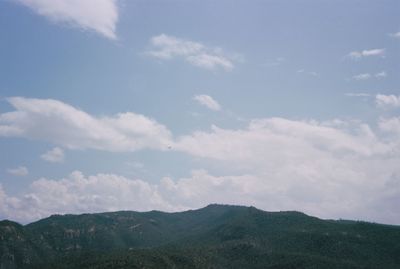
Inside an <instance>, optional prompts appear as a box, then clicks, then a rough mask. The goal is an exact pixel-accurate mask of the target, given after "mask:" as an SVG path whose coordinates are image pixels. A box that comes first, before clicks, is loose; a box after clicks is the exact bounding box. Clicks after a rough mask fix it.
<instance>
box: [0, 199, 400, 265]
mask: <svg viewBox="0 0 400 269" xmlns="http://www.w3.org/2000/svg"><path fill="white" fill-rule="evenodd" d="M0 240H1V242H0V268H1V269H9V268H400V227H399V226H389V225H381V224H372V223H366V222H355V221H331V220H321V219H318V218H315V217H310V216H307V215H305V214H302V213H299V212H265V211H262V210H258V209H256V208H254V207H242V206H227V205H209V206H207V207H205V208H202V209H199V210H190V211H185V212H179V213H164V212H159V211H150V212H143V213H139V212H130V211H122V212H113V213H99V214H83V215H63V216H61V215H54V216H51V217H49V218H46V219H42V220H40V221H37V222H34V223H31V224H28V225H25V226H22V225H20V224H18V223H15V222H11V221H1V222H0Z"/></svg>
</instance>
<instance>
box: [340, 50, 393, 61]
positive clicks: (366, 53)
mask: <svg viewBox="0 0 400 269" xmlns="http://www.w3.org/2000/svg"><path fill="white" fill-rule="evenodd" d="M371 56H381V57H384V56H385V49H384V48H382V49H370V50H362V51H352V52H350V53H349V54H348V57H350V58H351V59H353V60H359V59H361V58H364V57H371Z"/></svg>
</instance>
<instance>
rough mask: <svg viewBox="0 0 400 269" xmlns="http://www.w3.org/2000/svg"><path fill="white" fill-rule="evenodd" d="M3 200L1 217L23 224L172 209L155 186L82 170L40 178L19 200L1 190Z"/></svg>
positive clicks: (0, 197) (0, 196)
mask: <svg viewBox="0 0 400 269" xmlns="http://www.w3.org/2000/svg"><path fill="white" fill-rule="evenodd" d="M0 187H1V186H0ZM2 197H3V198H2ZM1 199H3V201H5V202H4V203H3V204H2V206H3V208H2V212H0V215H2V216H3V217H8V218H12V219H17V220H20V221H23V222H28V221H31V220H34V219H38V218H43V217H46V216H49V215H50V214H54V213H58V214H63V213H84V212H103V211H116V210H123V209H130V210H153V209H160V210H171V208H170V207H169V206H168V203H167V202H165V201H164V200H163V198H162V197H161V196H160V194H159V192H158V190H157V186H155V185H152V184H149V183H147V182H145V181H143V180H139V179H136V180H135V179H127V178H125V177H122V176H118V175H114V174H97V175H93V176H88V177H86V176H84V175H83V174H82V173H81V172H79V171H75V172H73V173H71V175H69V176H68V177H66V178H63V179H59V180H53V179H46V178H40V179H38V180H36V181H34V182H32V184H31V185H30V188H29V190H27V191H26V193H24V194H22V195H20V196H17V197H11V196H8V195H7V194H6V193H5V192H4V190H2V189H1V188H0V201H1ZM6 201H8V202H6ZM0 209H1V208H0Z"/></svg>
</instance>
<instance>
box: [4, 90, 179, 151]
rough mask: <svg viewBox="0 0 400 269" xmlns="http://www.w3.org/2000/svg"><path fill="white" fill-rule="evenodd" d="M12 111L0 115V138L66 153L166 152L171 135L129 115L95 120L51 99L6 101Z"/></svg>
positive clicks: (151, 122)
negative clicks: (40, 143) (50, 146)
mask: <svg viewBox="0 0 400 269" xmlns="http://www.w3.org/2000/svg"><path fill="white" fill-rule="evenodd" d="M7 100H8V102H9V103H10V104H11V105H12V106H13V107H14V108H15V111H12V112H7V113H3V114H0V136H12V137H24V138H27V139H34V140H42V141H48V142H51V143H54V144H56V145H60V146H62V147H65V148H69V149H98V150H106V151H135V150H139V149H143V148H151V149H161V150H162V149H165V148H166V145H169V144H170V139H171V133H170V131H169V130H168V129H167V128H166V127H165V126H164V125H161V124H159V123H157V122H156V121H155V120H153V119H150V118H147V117H145V116H143V115H140V114H135V113H132V112H126V113H119V114H117V115H115V116H111V117H95V116H92V115H90V114H88V113H86V112H84V111H82V110H79V109H77V108H74V107H73V106H70V105H68V104H65V103H63V102H60V101H57V100H52V99H30V98H23V97H13V98H8V99H7Z"/></svg>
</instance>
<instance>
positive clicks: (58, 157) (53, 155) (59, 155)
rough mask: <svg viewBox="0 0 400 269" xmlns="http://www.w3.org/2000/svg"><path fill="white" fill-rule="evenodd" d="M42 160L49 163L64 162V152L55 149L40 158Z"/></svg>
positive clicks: (57, 148)
mask: <svg viewBox="0 0 400 269" xmlns="http://www.w3.org/2000/svg"><path fill="white" fill-rule="evenodd" d="M40 157H41V158H42V159H43V160H45V161H47V162H51V163H62V162H63V161H64V151H63V150H62V149H61V148H59V147H55V148H53V149H51V150H49V151H47V152H46V153H44V154H42V155H41V156H40Z"/></svg>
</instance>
